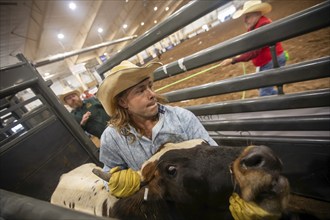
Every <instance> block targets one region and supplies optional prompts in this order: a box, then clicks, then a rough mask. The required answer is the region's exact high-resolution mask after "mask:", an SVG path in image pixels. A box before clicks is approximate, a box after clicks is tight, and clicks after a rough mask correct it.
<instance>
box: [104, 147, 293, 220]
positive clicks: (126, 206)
mask: <svg viewBox="0 0 330 220" xmlns="http://www.w3.org/2000/svg"><path fill="white" fill-rule="evenodd" d="M242 149H243V148H238V147H212V146H208V145H199V146H196V147H194V148H190V149H178V150H171V151H168V152H166V153H165V154H164V155H162V156H161V157H160V159H159V160H158V161H154V162H151V163H149V164H148V165H147V166H145V167H144V169H143V170H142V175H143V176H144V179H145V180H146V182H147V185H145V186H143V187H142V188H141V189H140V191H139V192H137V193H136V194H135V195H133V196H131V197H129V198H123V199H120V200H119V201H118V202H116V203H115V204H114V206H113V208H112V209H111V210H110V213H111V216H113V217H117V218H120V219H166V220H168V219H231V217H230V216H231V215H230V213H229V212H228V210H229V209H228V207H229V203H228V200H229V197H230V195H231V194H232V192H233V184H232V180H231V174H230V171H229V166H230V164H232V162H233V161H234V160H235V159H236V158H239V159H237V160H236V161H235V162H234V164H235V166H233V168H234V169H239V170H241V171H240V173H239V174H237V173H238V172H236V171H235V173H236V174H237V175H236V176H244V175H249V174H250V173H249V172H248V170H249V169H250V168H251V169H253V171H255V172H252V173H253V177H254V178H259V179H261V181H262V178H263V175H268V173H270V175H273V174H276V175H275V180H276V179H279V171H280V170H281V167H282V164H281V162H280V160H279V159H278V158H277V157H276V156H275V155H274V154H273V153H272V152H271V150H270V149H268V148H266V147H260V146H253V147H249V148H248V149H247V150H245V151H244V152H243V155H241V156H240V157H238V156H239V154H240V152H241V151H242ZM265 149H268V150H265ZM254 161H257V162H254ZM237 164H238V165H237ZM242 169H244V170H242ZM257 170H262V172H256V171H257ZM242 171H245V172H242ZM258 175H261V176H258ZM240 178H241V177H240ZM241 179H242V180H243V178H241ZM275 180H274V181H275ZM236 182H237V183H238V184H242V185H244V183H242V182H241V181H237V180H236ZM265 183H266V184H274V183H273V182H269V181H267V182H265ZM286 183H287V182H286ZM260 186H263V185H262V184H261V183H260ZM263 187H265V186H263ZM283 187H284V188H285V189H284V190H283V193H282V194H281V196H284V197H285V196H288V193H289V192H288V191H287V192H286V194H285V193H284V191H285V190H287V189H288V187H287V186H283ZM146 188H148V190H149V193H148V196H147V199H146V200H144V196H145V190H146ZM246 188H249V187H248V186H247V185H244V189H246ZM266 188H267V187H265V188H263V190H264V189H266ZM268 188H269V189H270V190H271V189H272V186H269V187H268ZM263 190H261V191H258V190H256V189H253V190H252V191H254V192H262V193H264V191H263ZM252 191H251V193H252V194H253V192H252ZM252 198H259V197H258V195H253V196H252ZM252 200H253V199H252ZM280 200H281V199H280ZM277 202H281V201H277Z"/></svg>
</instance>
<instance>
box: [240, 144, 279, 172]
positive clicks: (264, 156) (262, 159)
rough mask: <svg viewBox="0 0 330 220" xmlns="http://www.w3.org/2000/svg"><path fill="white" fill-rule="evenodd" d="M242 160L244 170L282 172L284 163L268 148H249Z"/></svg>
mask: <svg viewBox="0 0 330 220" xmlns="http://www.w3.org/2000/svg"><path fill="white" fill-rule="evenodd" d="M245 153H246V154H245V155H244V156H243V157H242V158H241V160H240V164H241V166H242V167H243V168H245V169H248V168H261V169H267V170H273V171H281V170H282V161H281V160H280V159H279V158H278V157H277V156H276V155H275V153H274V152H273V151H272V150H271V149H270V148H269V147H266V146H249V147H248V148H247V149H246V152H245Z"/></svg>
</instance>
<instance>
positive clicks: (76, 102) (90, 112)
mask: <svg viewBox="0 0 330 220" xmlns="http://www.w3.org/2000/svg"><path fill="white" fill-rule="evenodd" d="M59 99H60V100H61V102H62V103H63V104H65V105H68V106H70V108H72V111H71V112H70V113H71V114H72V115H73V116H74V118H75V119H76V121H77V122H78V123H79V124H80V126H81V127H82V128H83V129H84V130H85V131H86V132H88V133H89V134H91V135H94V136H96V137H98V138H101V135H102V133H103V131H104V129H105V128H106V127H107V123H108V121H109V120H110V117H109V116H108V114H107V113H106V112H105V110H104V108H103V106H102V105H101V103H100V102H99V101H98V100H97V99H96V98H95V97H91V98H88V99H84V100H81V98H80V92H79V91H78V90H71V91H69V92H66V93H64V94H61V95H59Z"/></svg>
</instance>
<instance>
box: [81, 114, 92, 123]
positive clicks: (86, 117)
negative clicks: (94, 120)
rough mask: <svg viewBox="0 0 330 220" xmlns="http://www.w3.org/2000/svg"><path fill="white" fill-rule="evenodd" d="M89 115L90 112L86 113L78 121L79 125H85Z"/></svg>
mask: <svg viewBox="0 0 330 220" xmlns="http://www.w3.org/2000/svg"><path fill="white" fill-rule="evenodd" d="M91 114H92V113H91V112H90V111H88V112H86V113H85V114H84V115H83V117H82V119H81V121H80V125H85V124H86V122H87V120H88V119H89V116H90V115H91Z"/></svg>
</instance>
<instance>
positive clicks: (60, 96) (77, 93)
mask: <svg viewBox="0 0 330 220" xmlns="http://www.w3.org/2000/svg"><path fill="white" fill-rule="evenodd" d="M71 94H76V95H77V96H80V92H79V91H78V90H76V89H75V90H70V91H67V92H64V93H63V94H60V95H59V96H58V98H59V99H60V101H61V102H62V103H63V104H65V105H66V102H65V100H64V99H65V97H67V96H68V95H71Z"/></svg>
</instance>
